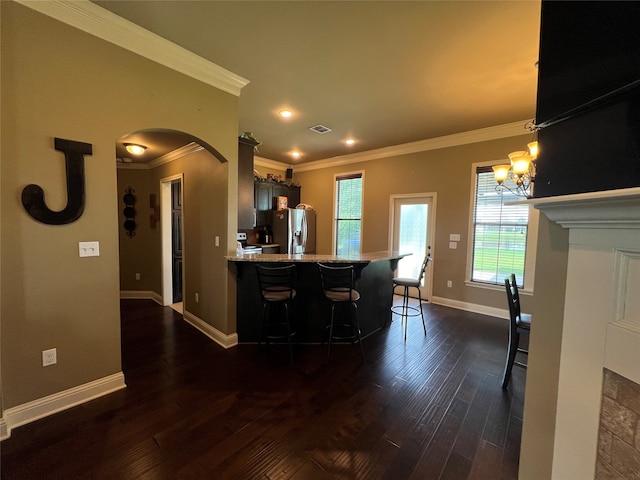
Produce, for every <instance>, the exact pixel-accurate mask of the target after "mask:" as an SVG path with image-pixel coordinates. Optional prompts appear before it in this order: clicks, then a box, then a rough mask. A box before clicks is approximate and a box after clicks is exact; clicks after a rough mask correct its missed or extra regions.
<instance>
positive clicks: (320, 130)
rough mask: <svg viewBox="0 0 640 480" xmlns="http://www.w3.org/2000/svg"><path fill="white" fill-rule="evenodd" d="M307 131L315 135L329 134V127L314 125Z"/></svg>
mask: <svg viewBox="0 0 640 480" xmlns="http://www.w3.org/2000/svg"><path fill="white" fill-rule="evenodd" d="M309 130H311V131H312V132H316V133H320V134H322V133H329V132H330V131H331V129H330V128H329V127H325V126H324V125H314V126H313V127H309Z"/></svg>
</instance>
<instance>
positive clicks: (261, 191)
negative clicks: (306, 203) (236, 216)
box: [255, 180, 300, 227]
mask: <svg viewBox="0 0 640 480" xmlns="http://www.w3.org/2000/svg"><path fill="white" fill-rule="evenodd" d="M278 197H287V203H288V205H289V208H295V206H296V205H298V204H299V203H300V187H299V186H297V185H289V184H286V183H280V182H274V181H271V180H256V181H255V207H256V226H258V227H262V226H264V225H268V224H269V218H270V217H269V211H271V210H276V209H277V205H276V202H277V198H278Z"/></svg>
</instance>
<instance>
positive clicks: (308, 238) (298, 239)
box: [271, 208, 316, 253]
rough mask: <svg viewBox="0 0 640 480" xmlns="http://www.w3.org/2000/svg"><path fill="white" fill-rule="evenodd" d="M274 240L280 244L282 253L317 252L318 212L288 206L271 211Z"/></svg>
mask: <svg viewBox="0 0 640 480" xmlns="http://www.w3.org/2000/svg"><path fill="white" fill-rule="evenodd" d="M271 230H272V231H273V242H274V243H277V244H279V245H280V253H315V251H316V212H315V210H303V209H300V208H288V209H286V210H275V211H273V212H271Z"/></svg>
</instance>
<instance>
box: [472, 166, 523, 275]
mask: <svg viewBox="0 0 640 480" xmlns="http://www.w3.org/2000/svg"><path fill="white" fill-rule="evenodd" d="M504 183H505V185H507V186H508V187H509V188H512V189H515V187H516V185H515V183H514V182H513V180H511V179H508V180H506V181H505V182H504ZM496 186H497V182H496V180H495V178H494V175H493V170H492V169H491V167H478V169H477V170H476V188H475V199H474V207H473V260H472V274H471V281H475V282H482V283H489V284H495V285H502V284H503V283H504V279H505V278H506V277H508V276H509V275H510V274H511V273H515V275H516V279H517V282H518V285H519V286H523V281H524V280H523V279H524V269H525V254H526V250H527V231H528V227H529V207H528V206H526V205H505V204H506V203H508V202H513V201H515V200H518V199H519V198H520V197H518V196H517V195H515V194H513V193H511V192H509V191H508V190H506V189H498V190H496Z"/></svg>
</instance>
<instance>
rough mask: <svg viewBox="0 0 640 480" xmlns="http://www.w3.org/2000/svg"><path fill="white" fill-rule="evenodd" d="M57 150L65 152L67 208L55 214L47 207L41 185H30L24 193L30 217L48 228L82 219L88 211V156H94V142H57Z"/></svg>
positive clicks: (24, 204)
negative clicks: (86, 203) (85, 170)
mask: <svg viewBox="0 0 640 480" xmlns="http://www.w3.org/2000/svg"><path fill="white" fill-rule="evenodd" d="M55 149H56V150H58V151H60V152H64V158H65V162H66V170H67V206H66V207H65V208H64V209H62V210H60V211H58V212H55V211H53V210H51V209H49V207H47V205H46V203H45V200H44V190H43V189H42V187H40V186H39V185H34V184H31V185H27V186H26V187H24V189H23V190H22V205H23V206H24V209H25V210H26V211H27V213H28V214H29V215H31V216H32V217H33V218H35V219H36V220H38V221H39V222H42V223H46V224H47V225H64V224H67V223H72V222H75V221H76V220H78V219H79V218H80V217H81V216H82V213H83V212H84V206H85V180H84V156H85V155H91V154H92V152H93V150H92V145H91V144H90V143H83V142H76V141H74V140H65V139H63V138H56V139H55Z"/></svg>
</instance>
